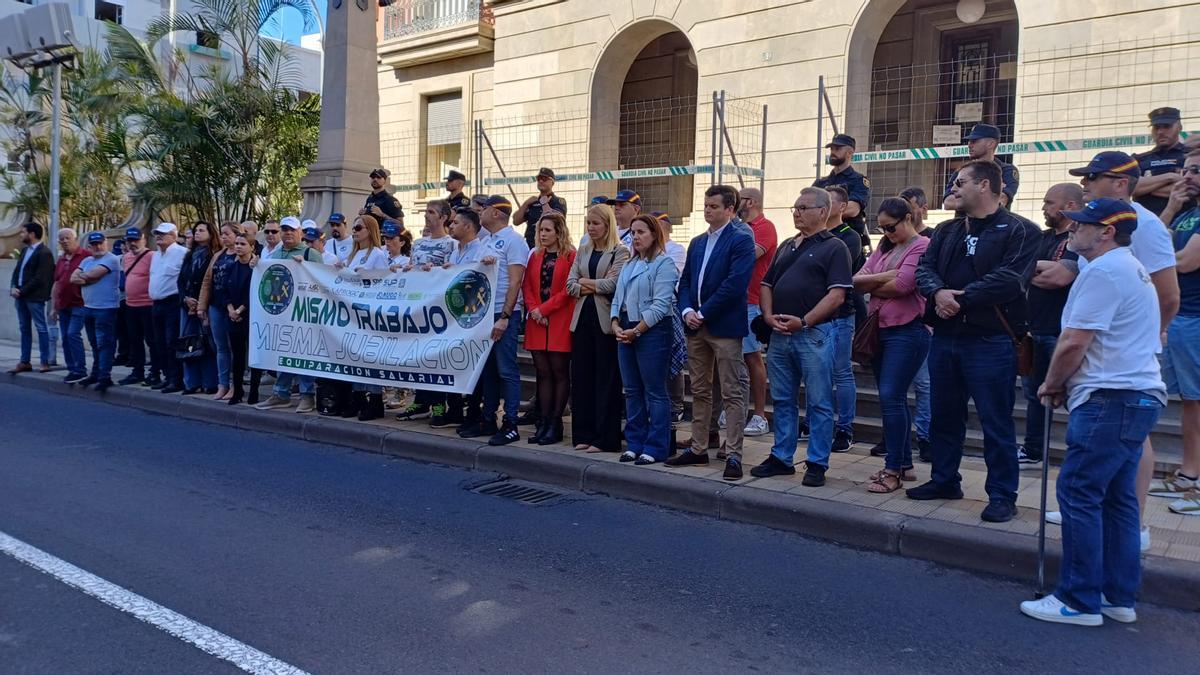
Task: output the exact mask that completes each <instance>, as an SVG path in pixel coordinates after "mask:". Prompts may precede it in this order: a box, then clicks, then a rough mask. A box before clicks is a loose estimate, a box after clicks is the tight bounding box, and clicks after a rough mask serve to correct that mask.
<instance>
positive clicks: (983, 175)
mask: <svg viewBox="0 0 1200 675" xmlns="http://www.w3.org/2000/svg"><path fill="white" fill-rule="evenodd" d="M1001 181H1002V178H1001V168H1000V166H999V165H998V164H996V163H995V162H987V161H983V160H973V161H970V162H967V164H965V165H964V166H963V167H962V168H961V169H959V172H958V177H957V178H956V179H955V181H954V184H953V187H951V189H950V194H951V196H952V197H953V198H954V199H955V200H956V202H957V203H958V205H959V208H960V209H961V210H962V212H963V215H962V216H961V217H958V218H955V219H954V220H949V221H946V222H944V223H942V224H940V225H938V227H937V229H936V230H935V231H934V233H933V238H932V239H931V240H930V242H929V248H928V249H927V250H926V251H925V254H924V255H922V256H921V262H920V265H919V266H918V267H917V286H918V288H919V289H920V291H921V295H923V296H925V298H927V309H926V313H925V320H926V322H927V323H929V324H930V325H932V326H933V340H932V342H931V343H930V347H929V376H930V398H931V401H930V403H931V407H932V409H933V410H936V411H937V413H938V414H936V415H934V416H933V419H932V420H931V421H930V429H929V435H930V439H929V440H930V446H931V447H930V449H931V451H932V455H933V470H932V472H931V474H930V480H929V482H927V483H925V484H924V485H921V486H918V487H915V488H912V489H910V490H908V497H909V499H919V500H927V499H962V496H963V493H962V485H961V484H962V477H961V475H960V474H959V473H958V468H959V465H960V464H961V462H962V444H963V438H964V436H965V434H966V420H967V399H971V400H973V401H974V402H975V410H976V412H977V413H978V414H979V420H980V423H981V426H982V427H983V456H984V461H985V462H986V463H987V470H988V473H987V482H986V483H985V485H984V489H985V490H986V491H987V495H988V505H987V506H986V507H985V508H984V509H983V513H982V514H980V517H981V518H982V519H983V520H985V521H988V522H995V523H1003V522H1007V521H1009V520H1012V518H1013V516H1015V515H1016V513H1017V508H1016V501H1017V485H1018V483H1019V481H1020V473H1019V468H1018V465H1017V438H1016V426H1015V425H1014V423H1013V417H1012V413H1013V404H1014V403H1015V399H1016V388H1015V387H1014V386H1013V382H1014V381H1015V380H1016V379H1017V352H1016V345H1015V340H1016V338H1015V336H1017V335H1022V334H1024V332H1025V327H1026V321H1027V314H1028V312H1027V305H1026V299H1025V289H1026V287H1027V286H1028V284H1029V280H1030V278H1031V277H1032V276H1033V270H1034V261H1035V259H1036V258H1037V251H1038V243H1039V242H1040V241H1041V234H1040V232H1039V230H1038V227H1037V226H1036V225H1034V224H1033V223H1031V222H1029V221H1028V220H1026V219H1025V218H1022V217H1021V216H1018V215H1016V214H1014V213H1012V212H1011V211H1008V210H1007V209H1005V208H1003V207H1002V206H1001V204H1000V200H1001V195H1002V193H1001V191H1000V189H1001V186H1002V182H1001Z"/></svg>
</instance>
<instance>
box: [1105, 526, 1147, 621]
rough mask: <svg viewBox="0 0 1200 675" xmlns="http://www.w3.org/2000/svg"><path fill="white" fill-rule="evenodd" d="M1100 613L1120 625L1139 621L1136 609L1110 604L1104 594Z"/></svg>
mask: <svg viewBox="0 0 1200 675" xmlns="http://www.w3.org/2000/svg"><path fill="white" fill-rule="evenodd" d="M1144 531H1145V530H1143V532H1144ZM1100 613H1101V614H1103V615H1104V616H1107V617H1108V618H1110V619H1112V620H1113V621H1119V622H1120V623H1133V622H1134V621H1137V610H1136V609H1134V608H1132V607H1117V606H1116V605H1112V604H1109V602H1108V598H1106V597H1104V595H1103V594H1101V595H1100Z"/></svg>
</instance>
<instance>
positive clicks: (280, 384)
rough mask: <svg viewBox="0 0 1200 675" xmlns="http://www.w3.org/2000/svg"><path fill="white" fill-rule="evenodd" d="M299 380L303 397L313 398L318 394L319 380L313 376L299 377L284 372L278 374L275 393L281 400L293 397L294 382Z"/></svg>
mask: <svg viewBox="0 0 1200 675" xmlns="http://www.w3.org/2000/svg"><path fill="white" fill-rule="evenodd" d="M295 378H299V382H300V394H301V395H302V396H313V395H315V394H316V392H317V378H316V377H314V376H312V375H297V374H295V373H285V372H283V371H282V370H281V371H279V372H278V373H276V376H275V388H274V390H273V392H272V393H274V394H275V395H276V396H278V397H279V398H285V399H286V398H291V397H292V380H293V379H295Z"/></svg>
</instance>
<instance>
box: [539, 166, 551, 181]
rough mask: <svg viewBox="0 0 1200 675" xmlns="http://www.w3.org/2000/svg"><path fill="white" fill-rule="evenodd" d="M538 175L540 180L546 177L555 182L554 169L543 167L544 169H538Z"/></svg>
mask: <svg viewBox="0 0 1200 675" xmlns="http://www.w3.org/2000/svg"><path fill="white" fill-rule="evenodd" d="M537 175H538V178H541V177H542V176H545V177H547V178H549V179H551V180H553V179H554V169H551V168H550V167H546V166H543V167H542V168H540V169H538V172H537Z"/></svg>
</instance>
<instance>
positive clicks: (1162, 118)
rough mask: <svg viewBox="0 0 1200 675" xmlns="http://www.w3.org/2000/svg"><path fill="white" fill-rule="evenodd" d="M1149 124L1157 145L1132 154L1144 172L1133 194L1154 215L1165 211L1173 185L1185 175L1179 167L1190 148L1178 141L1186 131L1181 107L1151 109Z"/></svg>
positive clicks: (1181, 165) (1181, 166) (1135, 199)
mask: <svg viewBox="0 0 1200 675" xmlns="http://www.w3.org/2000/svg"><path fill="white" fill-rule="evenodd" d="M1150 128H1151V130H1152V131H1153V132H1154V148H1153V149H1152V150H1148V151H1146V152H1143V153H1139V154H1136V155H1134V156H1133V158H1134V159H1136V160H1137V162H1138V169H1139V170H1140V171H1141V174H1142V176H1141V179H1140V180H1139V181H1138V184H1137V187H1136V188H1134V190H1133V198H1134V201H1136V202H1137V203H1138V204H1141V205H1142V206H1144V207H1146V208H1147V209H1149V210H1151V211H1153V212H1154V215H1162V212H1163V209H1165V208H1166V207H1167V200H1169V199H1170V198H1171V188H1173V187H1175V184H1176V183H1177V182H1179V179H1180V178H1182V175H1181V174H1180V173H1179V171H1180V169H1182V168H1183V160H1184V157H1185V156H1186V155H1187V148H1186V147H1185V146H1184V145H1183V143H1181V142H1180V141H1179V134H1180V132H1181V131H1183V123H1182V121H1181V120H1180V117H1179V108H1155V109H1154V110H1151V111H1150Z"/></svg>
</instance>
